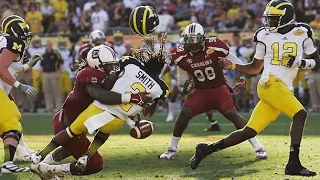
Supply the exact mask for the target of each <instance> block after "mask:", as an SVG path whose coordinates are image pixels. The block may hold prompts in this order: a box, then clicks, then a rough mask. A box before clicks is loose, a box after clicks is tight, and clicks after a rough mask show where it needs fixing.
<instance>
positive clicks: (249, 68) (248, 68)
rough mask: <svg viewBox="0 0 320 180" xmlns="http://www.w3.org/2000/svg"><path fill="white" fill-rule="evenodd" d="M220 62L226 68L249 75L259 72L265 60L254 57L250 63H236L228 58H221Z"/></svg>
mask: <svg viewBox="0 0 320 180" xmlns="http://www.w3.org/2000/svg"><path fill="white" fill-rule="evenodd" d="M219 63H220V65H221V66H222V67H223V68H224V69H231V70H236V71H238V72H241V73H244V74H248V75H256V74H259V73H260V72H261V70H262V68H263V60H259V59H256V58H254V59H253V60H252V62H251V63H248V64H235V63H233V62H231V61H230V60H229V59H227V58H220V61H219Z"/></svg>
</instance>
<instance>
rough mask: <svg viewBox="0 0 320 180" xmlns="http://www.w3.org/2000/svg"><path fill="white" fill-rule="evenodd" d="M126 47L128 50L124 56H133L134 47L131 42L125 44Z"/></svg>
mask: <svg viewBox="0 0 320 180" xmlns="http://www.w3.org/2000/svg"><path fill="white" fill-rule="evenodd" d="M124 47H125V48H126V52H125V53H124V54H123V55H124V56H132V50H131V48H132V45H131V43H130V42H125V43H124Z"/></svg>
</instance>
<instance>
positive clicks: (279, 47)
mask: <svg viewBox="0 0 320 180" xmlns="http://www.w3.org/2000/svg"><path fill="white" fill-rule="evenodd" d="M311 36H312V33H311V29H310V27H309V26H308V25H306V24H303V23H297V24H294V28H293V29H292V30H291V31H289V32H287V33H285V34H280V33H271V32H269V31H267V30H266V29H265V28H260V29H258V30H257V31H256V33H255V35H254V41H255V42H256V43H257V46H256V53H255V55H254V57H255V58H256V59H260V60H264V69H263V73H262V75H261V79H260V83H264V82H266V81H267V80H268V79H269V75H274V76H276V77H278V78H280V79H281V80H282V81H283V82H284V83H285V84H286V85H287V86H289V87H290V86H292V81H293V79H294V78H295V77H296V75H297V71H298V68H289V67H286V64H287V62H288V58H286V57H288V56H289V55H290V56H295V57H296V58H300V59H302V56H303V54H304V53H305V54H307V55H310V54H312V53H314V52H315V51H316V48H315V46H314V44H313V41H312V39H311Z"/></svg>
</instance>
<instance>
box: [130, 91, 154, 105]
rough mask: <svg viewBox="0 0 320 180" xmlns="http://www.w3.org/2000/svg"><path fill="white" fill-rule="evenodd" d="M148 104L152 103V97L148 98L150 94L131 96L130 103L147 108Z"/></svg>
mask: <svg viewBox="0 0 320 180" xmlns="http://www.w3.org/2000/svg"><path fill="white" fill-rule="evenodd" d="M150 102H152V97H150V93H148V92H139V93H137V94H131V98H130V103H135V104H138V105H139V106H149V103H150Z"/></svg>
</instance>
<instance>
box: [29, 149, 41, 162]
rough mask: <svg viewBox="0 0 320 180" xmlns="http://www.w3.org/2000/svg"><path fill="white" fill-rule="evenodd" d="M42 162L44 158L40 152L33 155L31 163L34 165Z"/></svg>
mask: <svg viewBox="0 0 320 180" xmlns="http://www.w3.org/2000/svg"><path fill="white" fill-rule="evenodd" d="M41 160H42V156H41V155H40V154H39V152H35V153H33V154H31V161H32V163H34V164H38V163H40V162H41Z"/></svg>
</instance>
